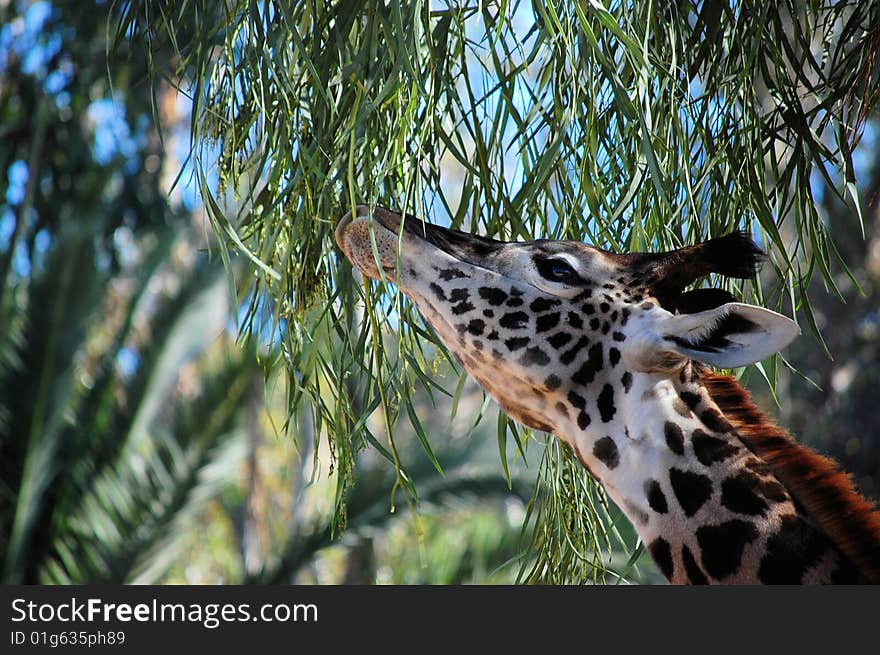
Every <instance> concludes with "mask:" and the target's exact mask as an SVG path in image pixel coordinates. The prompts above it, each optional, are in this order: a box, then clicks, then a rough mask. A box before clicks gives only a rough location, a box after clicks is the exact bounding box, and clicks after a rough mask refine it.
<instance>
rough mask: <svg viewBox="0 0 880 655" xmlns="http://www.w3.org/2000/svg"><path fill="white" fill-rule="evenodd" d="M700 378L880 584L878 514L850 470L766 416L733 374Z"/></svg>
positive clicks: (745, 437) (751, 443) (755, 448)
mask: <svg viewBox="0 0 880 655" xmlns="http://www.w3.org/2000/svg"><path fill="white" fill-rule="evenodd" d="M700 378H701V380H702V383H703V385H704V386H705V387H706V389H707V391H708V392H709V395H710V396H711V397H712V400H714V401H715V403H716V404H717V405H718V407H719V409H720V410H721V411H722V413H723V414H724V416H725V418H727V420H728V421H729V422H730V423H731V424H732V425H733V427H734V429H735V430H736V431H737V433H738V434H739V437H740V439H741V440H742V441H743V443H744V444H745V445H746V447H747V448H749V450H751V451H752V452H753V453H755V455H757V456H758V457H760V458H761V459H762V460H763V461H764V462H766V463H767V465H768V466H769V467H770V468H771V469H772V471H773V473H774V474H775V475H776V478H777V479H778V480H779V481H780V482H781V483H782V484H783V485H784V486H785V487H786V488H787V489H788V491H789V493H790V494H791V495H792V497H793V498H794V499H795V501H796V502H798V503H800V504H801V506H803V507H804V508H805V510H806V511H807V513H808V514H809V515H810V516H811V517H812V518H813V519H814V520H815V521H816V522H817V524H818V525H819V527H820V528H821V529H822V530H823V531H824V532H825V534H826V535H827V536H828V538H829V539H831V541H832V542H833V543H834V544H835V545H836V546H837V547H838V548H839V549H840V550H841V552H843V553H844V554H845V555H846V556H847V557H848V558H849V559H850V560H851V561H852V562H853V563H854V564H855V565H856V567H857V568H858V569H859V571H860V572H861V573H862V574H863V575H864V576H865V577H866V578H867V579H868V580H870V581H871V582H872V583H874V584H880V513H878V512H877V508H876V506H875V505H874V504H873V503H871V502H870V501H869V500H868V499H866V498H865V497H864V496H862V495H861V494H859V493H858V492H857V491H856V489H855V486H854V485H853V482H852V478H851V477H850V475H849V474H848V473H845V472H843V471H841V469H840V468H839V466H838V465H837V463H836V462H834V461H833V460H830V459H828V458H827V457H823V456H822V455H819V454H817V453H815V452H813V451H812V450H810V449H809V448H807V447H805V446H802V445H800V444H798V443H797V442H796V441H795V440H794V438H793V437H792V436H791V435H790V434H789V433H788V432H787V431H786V430H784V429H782V428H780V427H779V426H778V425H776V424H775V423H773V422H772V421H771V420H770V419H768V418H767V417H766V416H765V415H764V414H763V413H762V412H761V411H760V410H759V409H758V408H757V407H756V406H755V404H754V403H753V402H752V398H751V395H750V394H749V392H748V391H746V390H745V389H743V387H742V386H740V384H739V383H738V382H737V381H736V380H735V379H734V378H732V377H730V376H727V375H719V374H716V373H713V372H711V371H709V370H708V369H702V370H701V371H700Z"/></svg>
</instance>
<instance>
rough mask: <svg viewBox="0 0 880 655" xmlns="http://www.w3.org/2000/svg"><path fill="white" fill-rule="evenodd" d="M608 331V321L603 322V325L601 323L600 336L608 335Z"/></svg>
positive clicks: (609, 327) (609, 324)
mask: <svg viewBox="0 0 880 655" xmlns="http://www.w3.org/2000/svg"><path fill="white" fill-rule="evenodd" d="M610 329H611V323H609V322H608V321H605V322H604V323H602V334H608V330H610Z"/></svg>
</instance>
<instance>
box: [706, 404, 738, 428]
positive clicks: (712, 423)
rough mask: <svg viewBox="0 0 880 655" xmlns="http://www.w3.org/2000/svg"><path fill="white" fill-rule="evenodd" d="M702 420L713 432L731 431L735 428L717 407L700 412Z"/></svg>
mask: <svg viewBox="0 0 880 655" xmlns="http://www.w3.org/2000/svg"><path fill="white" fill-rule="evenodd" d="M700 420H701V421H702V422H703V425H705V426H706V427H707V428H709V429H710V430H712V432H721V433H724V432H730V431H731V430H732V429H733V426H731V425H730V423H728V422H727V419H726V418H724V417H723V416H722V415H721V412H719V411H718V410H717V409H713V408H710V409H707V410H706V411H705V412H703V413H702V414H700Z"/></svg>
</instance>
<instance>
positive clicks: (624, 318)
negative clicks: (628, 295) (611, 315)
mask: <svg viewBox="0 0 880 655" xmlns="http://www.w3.org/2000/svg"><path fill="white" fill-rule="evenodd" d="M630 314H632V312H631V311H630V309H629V307H624V308H623V309H622V310H621V311H620V325H621V326H624V325H626V324H627V322H628V321H629V316H630Z"/></svg>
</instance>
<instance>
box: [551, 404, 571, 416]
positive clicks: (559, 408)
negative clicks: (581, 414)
mask: <svg viewBox="0 0 880 655" xmlns="http://www.w3.org/2000/svg"><path fill="white" fill-rule="evenodd" d="M554 408H555V409H556V411H557V412H559V413H560V414H562V416H563V417H564V418H568V407H566V406H565V403H564V402H561V401H560V402H558V403H556V404H555V405H554Z"/></svg>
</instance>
